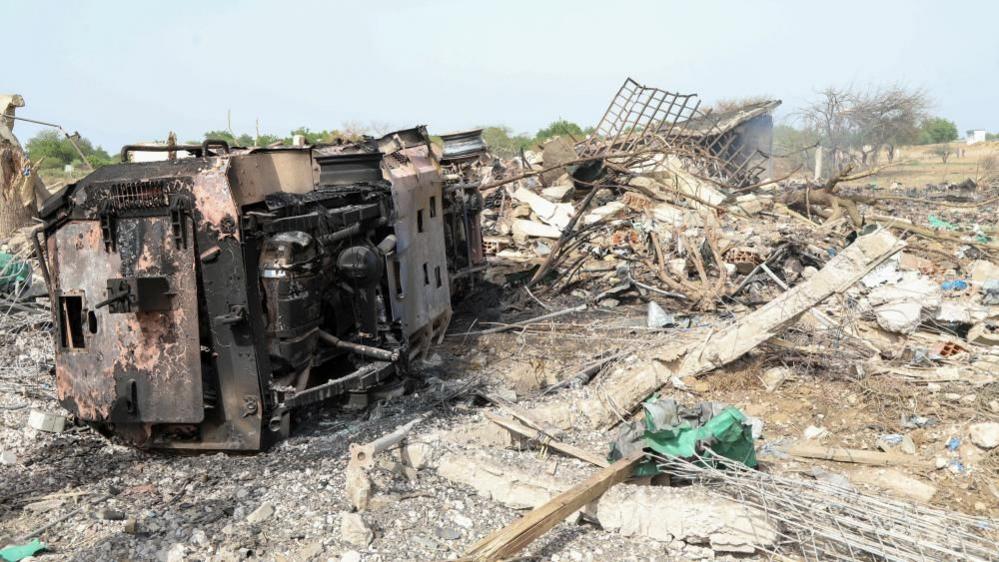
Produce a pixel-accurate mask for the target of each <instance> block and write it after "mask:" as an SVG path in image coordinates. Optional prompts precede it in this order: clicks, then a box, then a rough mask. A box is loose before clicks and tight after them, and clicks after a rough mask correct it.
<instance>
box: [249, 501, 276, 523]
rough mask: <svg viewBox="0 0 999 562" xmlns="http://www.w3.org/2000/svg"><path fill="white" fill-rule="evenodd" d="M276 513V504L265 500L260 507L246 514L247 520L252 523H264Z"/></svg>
mask: <svg viewBox="0 0 999 562" xmlns="http://www.w3.org/2000/svg"><path fill="white" fill-rule="evenodd" d="M272 515H274V504H272V503H271V502H264V503H262V504H260V507H258V508H257V509H254V510H253V513H251V514H249V515H247V516H246V522H247V523H249V524H251V525H256V524H257V523H263V522H264V521H267V520H268V519H270V518H271V516H272Z"/></svg>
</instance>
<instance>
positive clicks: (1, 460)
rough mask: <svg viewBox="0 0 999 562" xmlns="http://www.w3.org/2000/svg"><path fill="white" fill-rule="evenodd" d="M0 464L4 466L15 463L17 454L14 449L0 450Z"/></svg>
mask: <svg viewBox="0 0 999 562" xmlns="http://www.w3.org/2000/svg"><path fill="white" fill-rule="evenodd" d="M0 464H2V465H6V466H10V465H14V464H17V455H16V454H15V453H14V451H3V452H0Z"/></svg>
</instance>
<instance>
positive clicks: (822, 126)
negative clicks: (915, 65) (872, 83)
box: [797, 84, 930, 173]
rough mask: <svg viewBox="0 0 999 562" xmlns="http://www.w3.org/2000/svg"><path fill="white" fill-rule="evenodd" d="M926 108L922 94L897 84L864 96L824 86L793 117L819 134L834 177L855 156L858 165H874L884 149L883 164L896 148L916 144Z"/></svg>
mask: <svg viewBox="0 0 999 562" xmlns="http://www.w3.org/2000/svg"><path fill="white" fill-rule="evenodd" d="M929 106H930V101H929V97H928V96H927V95H926V93H925V92H924V91H922V90H919V89H908V88H906V87H904V86H901V85H898V84H894V85H891V86H885V87H880V88H875V89H871V90H868V91H866V92H858V91H856V90H854V89H853V88H836V87H829V88H826V89H824V90H822V91H820V92H818V94H817V96H816V99H815V100H814V101H813V102H811V103H810V104H808V105H806V106H805V107H803V108H802V109H801V110H800V111H799V112H798V113H797V117H798V118H799V119H801V120H802V121H803V122H804V124H805V125H806V127H807V128H812V129H814V130H815V131H816V132H818V133H819V135H820V136H821V139H822V146H823V147H824V148H825V149H826V150H827V151H828V152H829V155H830V158H829V164H830V167H831V170H832V171H833V172H834V173H835V172H837V171H839V170H840V169H842V167H843V166H846V165H849V164H854V163H855V162H854V160H855V157H854V155H855V154H856V153H858V152H859V153H860V163H861V164H863V165H871V164H876V163H877V155H878V154H879V153H880V151H881V150H882V149H883V148H887V151H888V160H889V162H890V161H892V160H894V158H895V147H896V146H897V145H899V144H903V143H907V142H913V141H915V140H916V137H917V135H918V132H919V122H920V121H921V120H922V119H923V118H924V117H925V116H926V111H927V109H928V108H929Z"/></svg>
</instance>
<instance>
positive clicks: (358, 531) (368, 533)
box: [340, 512, 375, 546]
mask: <svg viewBox="0 0 999 562" xmlns="http://www.w3.org/2000/svg"><path fill="white" fill-rule="evenodd" d="M340 538H341V539H343V541H344V542H346V543H349V544H353V545H356V546H368V545H369V544H371V541H373V540H375V532H374V531H372V530H371V527H368V524H367V523H365V522H364V518H362V517H361V515H360V514H358V513H346V512H345V513H342V514H340Z"/></svg>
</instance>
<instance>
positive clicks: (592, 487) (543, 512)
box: [464, 451, 645, 560]
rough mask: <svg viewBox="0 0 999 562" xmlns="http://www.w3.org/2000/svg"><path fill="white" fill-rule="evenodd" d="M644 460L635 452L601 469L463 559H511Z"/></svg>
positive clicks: (495, 533) (490, 537) (477, 545)
mask: <svg viewBox="0 0 999 562" xmlns="http://www.w3.org/2000/svg"><path fill="white" fill-rule="evenodd" d="M644 459H645V453H644V452H642V451H637V452H635V453H634V454H632V455H630V456H628V457H625V458H623V459H621V460H619V461H617V462H615V463H614V464H612V465H610V466H608V467H606V468H604V469H601V470H600V471H599V472H597V473H596V474H594V475H593V476H591V477H589V478H587V479H586V480H585V481H584V482H581V483H580V484H577V485H576V486H574V487H573V488H571V489H569V490H567V491H565V492H563V493H561V494H559V495H558V496H556V497H554V498H552V499H551V500H550V501H549V502H548V503H545V504H544V505H541V506H538V507H536V508H535V509H533V510H531V511H530V512H529V513H527V514H526V515H524V516H523V517H521V518H520V519H518V520H516V521H514V522H513V523H511V524H509V525H507V526H506V527H503V528H502V529H497V530H496V531H493V532H492V533H490V534H489V535H488V536H487V537H485V538H483V539H482V540H480V541H479V542H477V543H475V544H474V545H473V546H472V548H470V549H469V550H468V552H466V553H465V557H464V559H468V560H504V559H506V558H511V557H513V556H514V555H516V554H517V553H518V552H520V551H521V550H523V549H524V548H526V547H527V545H529V544H531V543H532V542H533V541H534V540H535V539H537V538H538V537H540V536H542V535H544V534H545V533H547V532H548V531H550V530H551V529H552V528H553V527H555V526H556V525H558V524H559V523H560V522H562V521H563V520H565V518H566V517H568V516H569V515H571V514H572V513H574V512H576V511H577V510H579V509H581V508H582V507H583V506H585V505H586V504H588V503H590V502H592V501H593V500H595V499H597V498H599V497H600V496H602V495H603V494H604V492H606V491H607V490H608V489H610V487H611V486H613V485H615V484H618V483H620V482H623V481H625V480H627V479H628V477H629V476H631V474H632V472H634V470H635V467H636V466H638V464H639V463H640V462H642V460H644Z"/></svg>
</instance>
